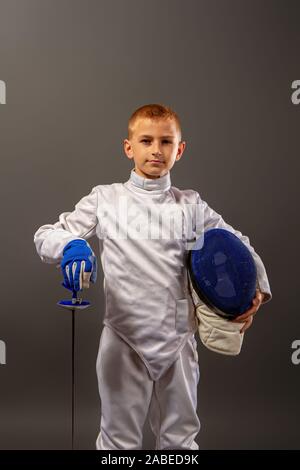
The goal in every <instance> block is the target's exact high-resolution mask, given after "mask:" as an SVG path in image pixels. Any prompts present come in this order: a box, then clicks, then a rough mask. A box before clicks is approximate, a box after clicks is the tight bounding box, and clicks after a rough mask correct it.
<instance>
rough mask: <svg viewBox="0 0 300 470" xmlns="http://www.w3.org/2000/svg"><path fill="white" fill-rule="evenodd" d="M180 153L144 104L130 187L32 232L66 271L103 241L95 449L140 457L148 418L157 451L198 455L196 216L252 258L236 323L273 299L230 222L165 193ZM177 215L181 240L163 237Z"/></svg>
mask: <svg viewBox="0 0 300 470" xmlns="http://www.w3.org/2000/svg"><path fill="white" fill-rule="evenodd" d="M184 149H185V142H184V141H182V140H181V127H180V122H179V119H178V116H177V114H176V113H175V112H174V111H172V110H171V109H170V108H168V107H166V106H162V105H159V104H149V105H145V106H142V107H141V108H139V109H137V110H136V111H135V112H134V113H133V114H132V116H131V118H130V120H129V125H128V139H125V140H124V151H125V153H126V155H127V157H128V158H129V159H131V160H133V161H134V165H135V166H134V168H133V169H132V171H131V174H130V178H129V180H128V181H127V182H125V183H114V184H111V185H99V186H96V187H94V188H93V189H92V191H91V193H90V194H89V195H87V196H85V197H83V198H82V199H81V200H80V201H79V202H78V204H77V205H76V206H75V210H74V211H73V212H71V213H70V212H66V213H63V214H61V215H60V217H59V221H58V222H56V223H55V224H54V225H44V226H42V227H41V228H40V229H39V230H38V231H37V232H36V234H35V238H34V240H35V244H36V248H37V251H38V254H39V255H40V257H41V259H42V260H43V261H45V262H48V263H57V262H60V261H61V260H62V267H63V266H65V263H64V257H65V256H66V253H67V252H68V249H67V250H66V247H68V245H69V244H70V243H71V245H72V243H73V242H74V243H78V240H81V242H79V243H85V242H83V240H86V239H88V238H90V237H92V236H93V235H97V237H98V238H99V248H100V254H101V263H102V267H103V272H104V291H105V299H106V309H105V318H104V327H103V331H102V334H101V338H100V344H99V352H98V357H97V364H96V370H97V377H98V385H99V394H100V399H101V405H102V406H101V410H102V416H101V424H100V432H99V435H98V438H97V441H96V447H97V449H99V450H100V449H120V450H121V449H125V450H132V449H141V448H142V430H143V425H144V423H145V419H146V417H147V414H148V411H149V422H150V426H151V428H152V430H153V433H154V435H155V436H156V449H198V448H199V446H198V444H197V443H196V442H195V437H196V435H197V433H198V432H199V429H200V422H199V419H198V417H197V413H196V408H197V384H198V381H199V364H198V355H197V342H196V340H195V337H194V333H195V332H196V330H197V322H196V318H195V313H194V305H193V302H192V298H191V295H190V292H189V288H188V276H187V249H186V247H187V245H186V243H187V241H188V240H190V239H193V238H195V235H196V234H197V233H198V229H197V223H196V222H195V215H197V214H198V216H199V219H201V220H202V221H203V229H206V228H208V227H223V228H227V229H228V230H231V231H233V232H234V233H235V234H236V235H237V236H239V237H240V238H241V239H242V241H243V242H244V243H245V244H246V245H247V246H248V248H249V249H250V250H251V252H252V254H253V257H254V259H255V262H256V265H257V272H258V279H257V282H258V285H259V289H258V290H257V295H256V298H255V299H254V302H253V307H252V308H251V309H249V310H248V312H246V313H245V314H243V315H242V316H241V317H240V318H239V319H238V320H237V321H240V322H243V323H244V325H243V328H242V330H243V331H245V330H246V329H247V328H249V326H250V325H251V322H252V318H253V315H254V314H255V313H256V311H257V310H258V308H259V306H260V304H261V303H263V302H266V301H268V300H270V298H271V292H270V287H269V283H268V279H267V275H266V272H265V268H264V265H263V263H262V261H261V259H260V258H259V256H258V255H257V254H256V253H255V252H254V250H253V248H252V247H251V246H250V245H249V239H248V238H247V237H245V236H243V235H242V234H241V233H240V232H237V231H235V230H234V229H233V228H232V227H231V226H229V225H228V224H226V223H225V222H224V220H223V219H222V217H221V216H220V215H219V214H217V213H216V212H214V211H213V210H212V209H211V208H210V207H209V206H208V205H207V204H206V203H205V202H204V201H202V200H201V198H200V196H199V194H198V193H197V192H196V191H193V190H179V189H177V188H175V187H173V186H171V179H170V170H171V169H172V167H173V165H174V164H175V162H176V161H178V160H179V159H180V158H181V157H182V154H183V152H184ZM187 206H193V207H194V209H195V211H196V212H195V211H194V212H193V211H192V214H194V215H193V217H192V218H191V219H188V222H186V219H184V218H183V219H181V218H180V217H181V216H182V214H183V213H184V211H185V209H184V208H185V207H187ZM161 208H163V209H164V212H163V217H162V218H161V217H160V215H161V214H159V209H161ZM174 209H175V225H176V223H177V222H178V220H179V219H180V221H182V220H183V222H182V225H180V223H179V224H178V223H177V228H178V226H179V227H181V237H178V236H177V237H171V236H163V237H161V232H159V234H158V231H157V228H158V225H159V229H163V230H164V229H165V228H166V225H168V227H169V228H170V226H169V219H168V220H167V217H168V215H169V213H170V212H172V211H173V210H174ZM178 209H179V211H178ZM176 210H177V212H176ZM178 214H179V215H178ZM150 215H151V217H150ZM149 217H150V219H151V224H150V226H149ZM176 217H177V218H176ZM157 221H159V224H158V225H157ZM167 222H168V224H167ZM173 222H174V220H173ZM164 234H165V233H164ZM177 235H178V234H177ZM86 243H87V242H86ZM87 245H88V244H87ZM79 251H80V249H79ZM71 258H72V257H71ZM74 259H75V258H74ZM76 259H77V260H79V261H80V256H79V257H77V258H76ZM75 271H76V268H75ZM75 271H73V275H74V279H72V274H71V273H70V271H69V274H68V276H67V278H66V276H65V286H66V287H68V288H70V289H71V288H72V285H73V284H72V282H73V281H74V282H75V277H76V276H75V274H74V273H75ZM77 274H78V273H77ZM90 275H91V273H84V270H82V269H80V272H79V274H78V276H79V277H80V286H81V287H82V286H83V287H88V283H89V280H90V278H89V276H90ZM78 276H77V277H78ZM80 286H78V285H77V287H76V288H77V290H78V288H79V287H80Z"/></svg>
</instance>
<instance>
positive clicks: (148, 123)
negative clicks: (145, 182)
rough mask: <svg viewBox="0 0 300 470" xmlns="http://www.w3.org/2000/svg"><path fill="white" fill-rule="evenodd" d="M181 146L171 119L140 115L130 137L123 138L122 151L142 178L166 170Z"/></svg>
mask: <svg viewBox="0 0 300 470" xmlns="http://www.w3.org/2000/svg"><path fill="white" fill-rule="evenodd" d="M184 149H185V142H180V141H179V135H178V132H177V128H176V124H175V121H174V120H173V119H166V120H164V119H156V120H154V119H149V118H143V119H142V118H140V119H138V120H137V121H136V123H135V126H134V129H133V134H132V138H131V139H130V140H128V139H125V140H124V151H125V153H126V155H127V157H128V158H129V159H131V160H132V159H133V160H134V163H135V171H136V173H137V174H138V175H140V176H143V177H144V178H150V179H154V178H159V177H161V176H164V175H165V174H166V173H168V171H169V170H171V168H172V167H173V165H174V163H175V161H177V160H179V159H180V158H181V156H182V154H183V151H184Z"/></svg>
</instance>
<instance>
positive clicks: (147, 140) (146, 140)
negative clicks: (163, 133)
mask: <svg viewBox="0 0 300 470" xmlns="http://www.w3.org/2000/svg"><path fill="white" fill-rule="evenodd" d="M141 142H150V140H149V139H143V140H142V141H141ZM163 143H167V144H171V143H172V142H171V141H170V140H163Z"/></svg>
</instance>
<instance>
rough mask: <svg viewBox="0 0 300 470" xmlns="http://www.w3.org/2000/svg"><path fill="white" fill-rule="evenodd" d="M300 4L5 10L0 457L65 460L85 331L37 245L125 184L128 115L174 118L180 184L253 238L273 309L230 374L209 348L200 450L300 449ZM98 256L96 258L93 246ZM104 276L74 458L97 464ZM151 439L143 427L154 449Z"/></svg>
mask: <svg viewBox="0 0 300 470" xmlns="http://www.w3.org/2000/svg"><path fill="white" fill-rule="evenodd" d="M299 13H300V4H299V1H298V2H296V1H291V0H289V1H288V2H285V1H275V0H274V1H263V2H262V1H253V0H251V1H250V0H249V1H248V0H244V1H235V0H234V1H233V0H227V1H222V0H218V1H216V0H213V1H212V0H207V1H200V0H185V1H183V0H151V1H141V0H124V1H121V0H109V1H108V0H98V1H96V0H85V1H83V0H81V1H79V0H51V1H50V0H18V1H17V0H1V1H0V79H1V80H4V81H5V82H6V85H7V104H6V105H0V139H1V144H0V152H1V184H0V191H1V199H0V200H1V228H2V229H1V296H2V298H1V317H0V339H2V340H4V341H5V342H6V345H7V364H6V365H1V366H0V381H1V385H0V448H1V449H68V448H70V439H71V427H70V424H71V316H70V314H69V312H67V311H64V310H60V309H59V308H58V307H57V306H56V302H57V301H58V300H59V299H61V298H63V297H68V292H67V291H66V290H65V289H63V288H62V287H61V285H60V283H61V275H60V271H59V270H58V269H56V268H55V267H54V265H47V264H43V263H42V262H41V261H40V259H39V257H38V256H37V254H36V251H35V247H34V244H33V234H34V232H35V231H36V230H37V229H38V227H39V226H41V225H43V224H45V223H54V222H55V221H56V220H57V219H58V216H59V214H60V213H61V212H65V211H71V210H73V208H74V205H75V204H76V202H77V201H78V200H79V199H80V198H81V197H83V196H84V195H86V194H88V193H89V192H90V190H91V188H92V187H93V186H95V185H97V184H110V183H113V182H122V181H123V182H124V181H126V180H127V179H128V177H129V172H130V170H131V168H132V163H131V162H130V161H129V160H128V159H127V158H126V156H125V154H124V152H123V149H122V140H123V139H124V138H125V137H127V121H128V118H129V116H130V115H131V113H132V112H133V111H134V110H135V109H136V108H137V107H139V106H142V105H143V104H146V103H153V102H154V103H155V102H158V103H163V104H166V105H169V106H171V107H172V108H174V109H175V111H176V112H177V113H178V114H179V116H180V118H181V121H182V129H183V138H184V139H185V140H186V142H187V148H186V150H185V153H184V156H183V158H182V159H181V160H180V162H178V163H177V164H176V165H175V167H174V168H173V170H172V173H171V177H172V184H173V185H175V186H177V187H179V188H182V189H184V188H193V189H195V190H197V191H199V193H200V194H201V196H202V198H203V199H204V200H206V201H207V202H208V204H209V205H210V206H212V207H213V208H214V209H215V210H216V211H217V212H219V213H221V214H222V215H223V217H224V219H225V220H226V221H227V222H228V223H230V224H231V225H233V226H234V227H235V228H237V229H239V230H241V231H242V233H244V234H246V235H248V236H249V238H250V241H251V243H252V244H253V246H254V247H255V249H256V251H257V252H258V253H259V254H260V255H261V257H262V259H263V261H264V263H265V265H266V268H267V272H268V275H269V280H270V284H271V288H272V293H273V300H272V301H271V302H270V303H268V304H266V305H265V306H263V307H262V308H261V310H260V312H259V313H258V315H257V316H256V319H255V322H254V323H253V326H252V328H251V329H250V330H248V332H247V334H246V336H245V342H244V346H243V350H242V353H241V355H240V356H238V357H235V358H228V357H225V356H221V355H217V354H215V353H212V352H210V351H208V350H206V349H205V348H204V346H202V345H201V344H200V342H199V338H197V339H198V344H199V346H198V348H199V361H200V372H201V379H200V384H199V390H198V397H199V406H198V413H199V417H200V420H201V423H202V429H201V431H200V433H199V435H198V438H197V442H198V443H199V445H200V448H202V449H226V448H231V449H242V448H243V449H260V448H270V449H279V448H282V449H284V448H285V449H287V448H300V445H299V418H300V401H299V385H300V365H299V366H295V365H293V364H292V362H291V353H292V350H291V343H292V341H293V340H295V339H299V338H300V319H299V307H298V302H297V295H298V290H299V288H298V286H299V283H298V265H299V257H298V246H297V243H298V240H299V236H298V234H299V230H298V228H299V222H298V212H297V208H298V187H297V182H298V171H299V118H300V105H298V106H295V105H293V104H292V102H291V93H292V90H291V83H292V81H294V80H296V79H300V63H299V50H300V49H299V46H300V34H299V25H300V24H299V18H300V16H299ZM91 243H92V246H93V248H94V249H95V250H97V241H96V240H95V239H93V240H92V241H91ZM102 280H103V276H102V270H101V267H99V277H98V283H97V285H96V286H92V288H91V289H90V290H89V291H85V296H86V297H88V298H89V299H90V300H91V301H92V303H93V306H92V307H91V308H90V309H89V310H88V311H85V312H81V313H78V315H77V324H76V448H77V449H94V448H95V439H96V437H97V434H98V428H99V420H100V400H99V398H98V389H97V379H96V372H95V362H96V355H97V350H98V342H99V337H100V333H101V329H102V319H103V313H104V299H103V293H102ZM153 443H154V439H153V436H152V434H151V432H150V430H149V427H148V423H147V424H146V426H145V439H144V446H145V448H148V449H150V448H152V446H153Z"/></svg>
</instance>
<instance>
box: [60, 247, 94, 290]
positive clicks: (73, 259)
mask: <svg viewBox="0 0 300 470" xmlns="http://www.w3.org/2000/svg"><path fill="white" fill-rule="evenodd" d="M61 269H62V273H63V277H64V282H62V286H64V287H65V288H66V289H69V290H71V291H74V290H75V291H79V290H82V289H87V288H89V283H90V282H92V283H95V282H96V279H97V258H96V256H95V254H94V253H93V251H92V249H91V247H90V245H89V244H88V243H87V242H86V241H85V240H80V239H76V240H71V241H70V242H69V243H68V244H67V245H66V246H65V247H64V250H63V259H62V261H61Z"/></svg>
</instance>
